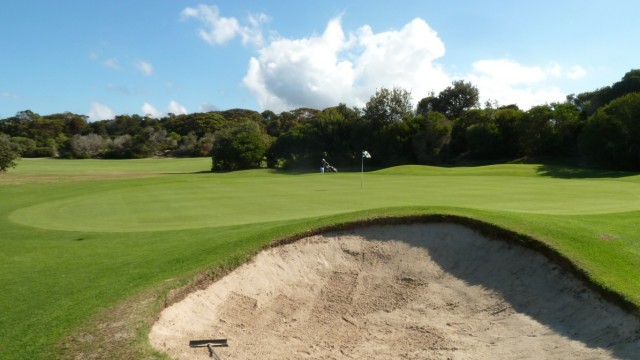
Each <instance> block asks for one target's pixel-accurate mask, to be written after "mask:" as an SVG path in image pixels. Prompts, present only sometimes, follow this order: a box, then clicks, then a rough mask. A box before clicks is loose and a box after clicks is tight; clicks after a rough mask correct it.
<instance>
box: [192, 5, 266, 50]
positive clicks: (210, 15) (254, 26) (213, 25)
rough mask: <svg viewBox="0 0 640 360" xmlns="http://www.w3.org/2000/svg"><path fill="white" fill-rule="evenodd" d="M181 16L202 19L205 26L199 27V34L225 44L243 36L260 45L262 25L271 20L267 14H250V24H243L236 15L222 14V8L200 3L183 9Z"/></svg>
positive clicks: (247, 40) (244, 40) (209, 39)
mask: <svg viewBox="0 0 640 360" xmlns="http://www.w3.org/2000/svg"><path fill="white" fill-rule="evenodd" d="M181 18H182V19H183V20H187V19H190V18H195V19H197V20H200V22H201V23H202V25H203V26H204V27H203V28H200V29H198V35H199V36H200V37H201V38H202V40H204V41H205V42H207V43H209V44H211V45H221V44H224V43H226V42H228V41H230V40H232V39H233V38H235V37H236V36H240V37H241V38H242V42H243V43H245V44H255V45H260V44H262V42H263V36H262V29H261V27H262V25H263V24H264V23H266V22H268V21H269V17H268V16H267V15H265V14H257V15H249V17H248V19H247V22H248V26H243V25H241V24H240V21H238V19H236V18H234V17H223V16H220V10H219V9H218V7H217V6H215V5H203V4H201V5H198V6H197V7H196V8H192V7H188V8H185V9H184V10H182V13H181Z"/></svg>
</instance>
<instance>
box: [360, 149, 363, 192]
mask: <svg viewBox="0 0 640 360" xmlns="http://www.w3.org/2000/svg"><path fill="white" fill-rule="evenodd" d="M360 155H361V156H360V163H361V165H360V190H362V189H364V150H362V154H360Z"/></svg>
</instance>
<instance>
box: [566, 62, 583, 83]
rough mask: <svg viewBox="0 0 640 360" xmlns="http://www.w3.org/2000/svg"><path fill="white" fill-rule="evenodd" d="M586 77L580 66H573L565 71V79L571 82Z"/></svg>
mask: <svg viewBox="0 0 640 360" xmlns="http://www.w3.org/2000/svg"><path fill="white" fill-rule="evenodd" d="M586 75H587V71H586V70H585V69H584V68H583V67H582V66H580V65H574V66H572V67H571V68H570V69H569V70H568V71H567V77H568V78H569V79H571V80H578V79H582V78H583V77H585V76H586Z"/></svg>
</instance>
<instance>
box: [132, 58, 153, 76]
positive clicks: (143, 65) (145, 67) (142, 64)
mask: <svg viewBox="0 0 640 360" xmlns="http://www.w3.org/2000/svg"><path fill="white" fill-rule="evenodd" d="M135 65H136V69H138V71H140V72H141V73H142V74H144V75H146V76H151V75H153V65H151V63H149V62H147V61H144V60H136V64H135Z"/></svg>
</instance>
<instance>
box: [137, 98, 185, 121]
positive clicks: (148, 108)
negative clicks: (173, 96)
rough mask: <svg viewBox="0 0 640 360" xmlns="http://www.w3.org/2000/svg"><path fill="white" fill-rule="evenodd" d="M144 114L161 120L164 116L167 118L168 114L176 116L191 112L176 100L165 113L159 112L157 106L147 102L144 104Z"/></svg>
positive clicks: (171, 102)
mask: <svg viewBox="0 0 640 360" xmlns="http://www.w3.org/2000/svg"><path fill="white" fill-rule="evenodd" d="M141 109H142V114H144V115H151V116H152V117H154V118H156V119H157V118H161V117H163V116H166V115H167V114H170V113H171V114H174V115H184V114H188V113H189V111H188V110H187V108H186V107H184V106H182V105H181V104H180V103H178V102H177V101H175V100H171V101H170V102H169V106H168V107H167V109H166V110H165V111H160V110H158V108H156V107H155V106H153V105H151V104H149V103H147V102H145V103H144V104H142V108H141Z"/></svg>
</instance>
